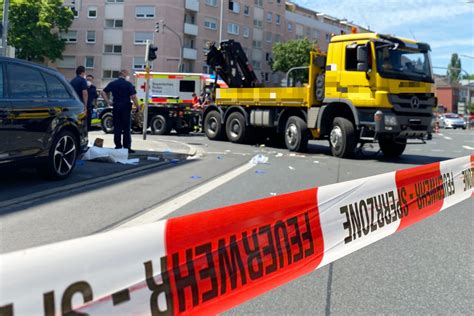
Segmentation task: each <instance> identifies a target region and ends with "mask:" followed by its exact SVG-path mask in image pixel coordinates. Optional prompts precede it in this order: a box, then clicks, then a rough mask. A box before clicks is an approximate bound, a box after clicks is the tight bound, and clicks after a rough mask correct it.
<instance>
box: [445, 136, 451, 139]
mask: <svg viewBox="0 0 474 316" xmlns="http://www.w3.org/2000/svg"><path fill="white" fill-rule="evenodd" d="M444 139H447V140H452V138H451V137H449V136H444Z"/></svg>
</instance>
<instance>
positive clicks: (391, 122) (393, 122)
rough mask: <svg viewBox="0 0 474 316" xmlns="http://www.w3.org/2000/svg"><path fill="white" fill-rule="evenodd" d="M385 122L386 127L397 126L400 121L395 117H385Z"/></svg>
mask: <svg viewBox="0 0 474 316" xmlns="http://www.w3.org/2000/svg"><path fill="white" fill-rule="evenodd" d="M384 122H385V125H386V126H397V125H398V121H397V117H396V116H394V115H385V116H384Z"/></svg>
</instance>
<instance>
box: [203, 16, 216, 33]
mask: <svg viewBox="0 0 474 316" xmlns="http://www.w3.org/2000/svg"><path fill="white" fill-rule="evenodd" d="M204 27H205V28H206V29H210V30H217V20H214V19H208V18H206V19H204Z"/></svg>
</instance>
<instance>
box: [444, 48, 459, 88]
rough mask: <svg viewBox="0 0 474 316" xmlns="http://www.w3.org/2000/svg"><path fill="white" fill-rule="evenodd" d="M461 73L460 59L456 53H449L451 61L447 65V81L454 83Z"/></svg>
mask: <svg viewBox="0 0 474 316" xmlns="http://www.w3.org/2000/svg"><path fill="white" fill-rule="evenodd" d="M460 73H461V59H459V56H458V54H456V53H453V54H452V55H451V62H450V63H449V65H448V71H447V76H448V78H449V82H451V83H456V82H458V81H459V74H460Z"/></svg>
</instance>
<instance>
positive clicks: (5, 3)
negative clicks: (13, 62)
mask: <svg viewBox="0 0 474 316" xmlns="http://www.w3.org/2000/svg"><path fill="white" fill-rule="evenodd" d="M9 7H10V0H3V21H2V22H3V24H2V25H3V30H2V53H1V56H6V55H7V46H8V38H7V36H8V10H9Z"/></svg>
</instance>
